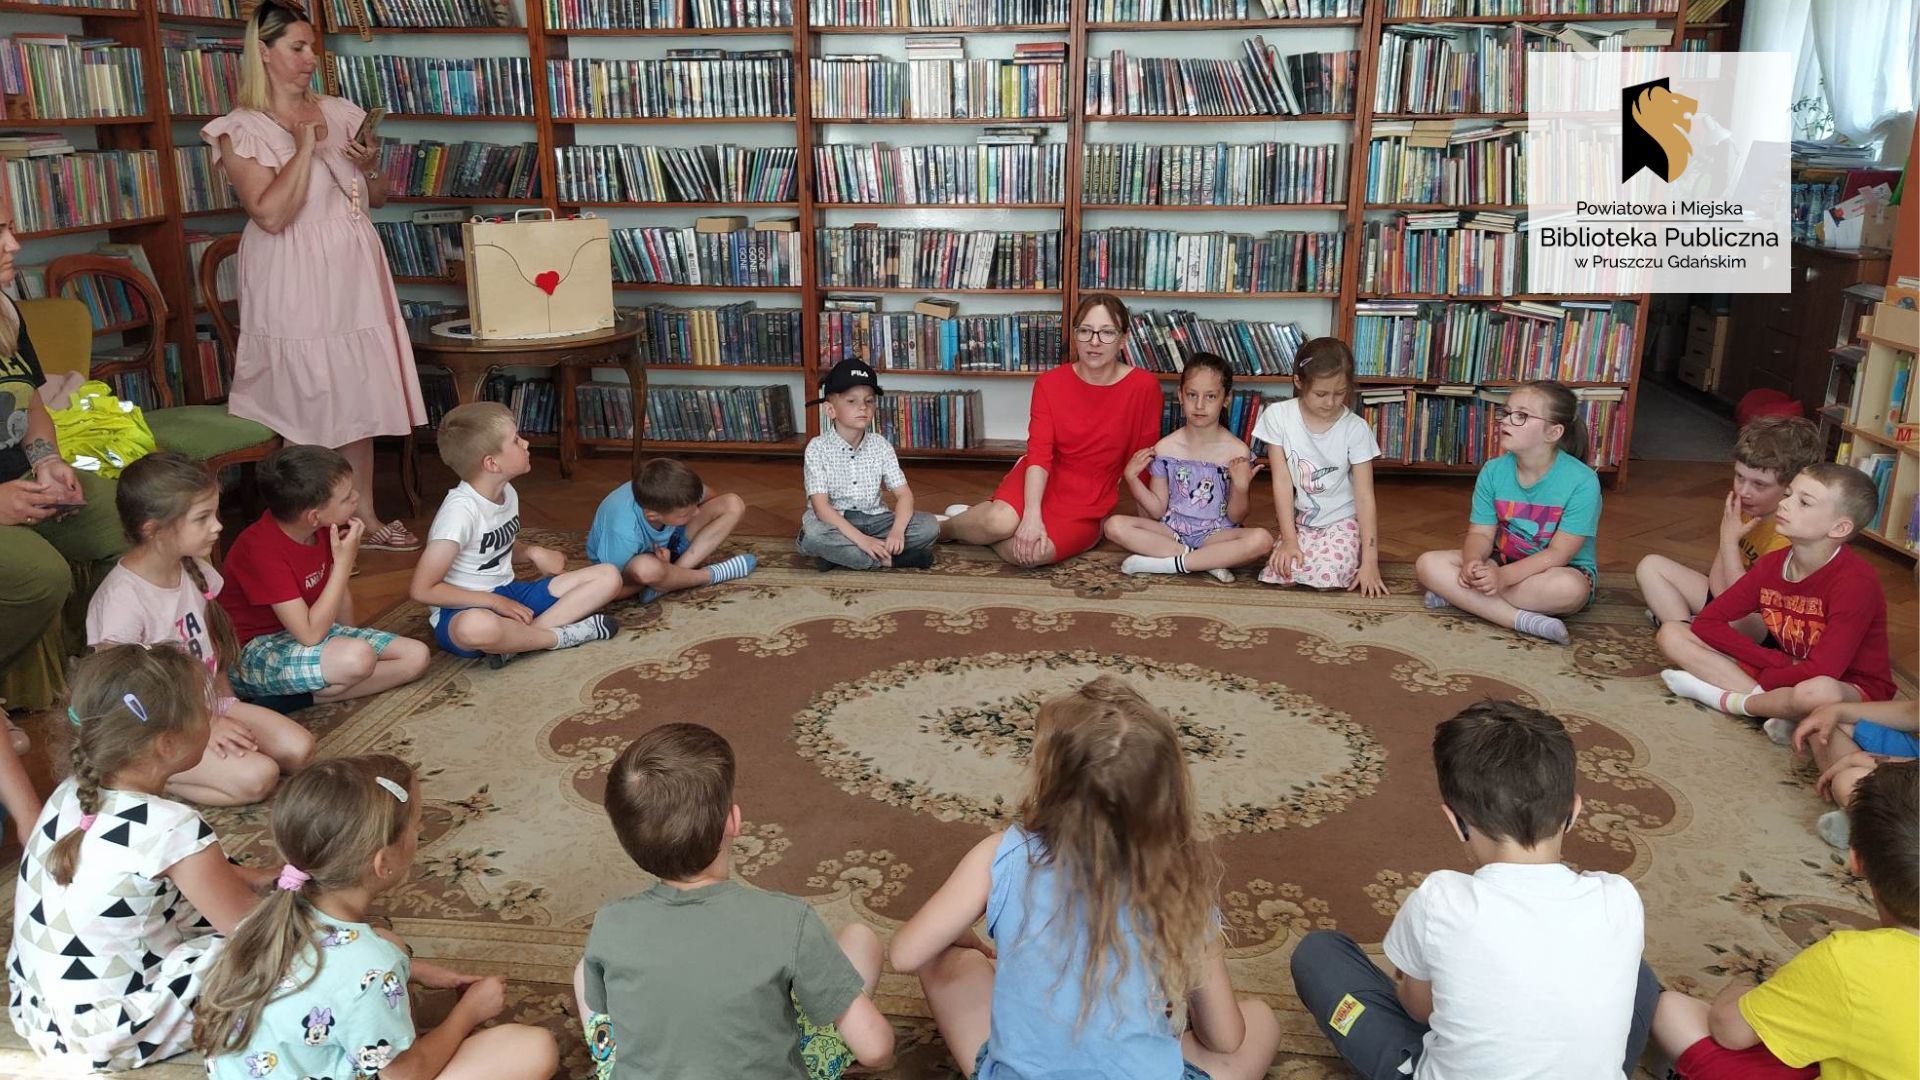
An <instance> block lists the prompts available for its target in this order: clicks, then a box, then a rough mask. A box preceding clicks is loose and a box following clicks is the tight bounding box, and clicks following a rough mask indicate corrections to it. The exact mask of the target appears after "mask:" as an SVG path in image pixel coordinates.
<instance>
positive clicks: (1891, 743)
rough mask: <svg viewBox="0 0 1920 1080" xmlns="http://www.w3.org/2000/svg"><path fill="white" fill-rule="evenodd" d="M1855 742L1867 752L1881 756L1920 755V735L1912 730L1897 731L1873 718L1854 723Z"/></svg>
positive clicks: (1907, 756) (1902, 756)
mask: <svg viewBox="0 0 1920 1080" xmlns="http://www.w3.org/2000/svg"><path fill="white" fill-rule="evenodd" d="M1853 743H1854V745H1855V746H1858V747H1859V748H1860V749H1862V750H1865V751H1866V752H1867V753H1869V754H1878V755H1880V756H1881V757H1891V758H1914V757H1920V735H1915V734H1914V733H1913V732H1911V731H1895V730H1893V729H1892V728H1890V727H1882V726H1881V725H1879V724H1876V723H1874V722H1873V721H1871V720H1861V721H1858V722H1856V723H1855V724H1854V725H1853Z"/></svg>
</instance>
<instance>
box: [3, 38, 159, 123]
mask: <svg viewBox="0 0 1920 1080" xmlns="http://www.w3.org/2000/svg"><path fill="white" fill-rule="evenodd" d="M0 95H4V96H0V102H4V101H6V100H7V99H8V98H16V97H17V98H19V99H21V100H20V101H19V104H20V105H22V106H24V109H23V111H22V113H21V115H22V116H26V117H37V118H39V119H43V120H57V119H83V118H86V117H95V116H139V115H141V114H143V113H145V112H146V111H147V88H146V76H145V72H143V71H142V69H141V56H140V50H139V49H137V48H134V47H133V46H130V45H122V44H120V43H119V42H117V41H115V40H113V39H112V38H97V37H71V36H69V35H66V34H15V35H13V36H12V37H10V38H0ZM11 107H12V106H8V105H0V118H4V117H5V115H6V112H5V110H6V109H8V108H11Z"/></svg>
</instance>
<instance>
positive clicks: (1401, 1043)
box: [1292, 930, 1660, 1080]
mask: <svg viewBox="0 0 1920 1080" xmlns="http://www.w3.org/2000/svg"><path fill="white" fill-rule="evenodd" d="M1292 967H1293V988H1294V991H1295V992H1296V993H1298V994H1299V995H1300V1004H1302V1005H1305V1006H1306V1007H1307V1011H1308V1012H1310V1013H1312V1014H1313V1020H1314V1023H1316V1024H1319V1025H1320V1032H1321V1034H1323V1035H1325V1036H1326V1037H1327V1041H1329V1042H1331V1043H1333V1048H1334V1049H1335V1050H1338V1051H1339V1052H1340V1056H1341V1057H1343V1058H1346V1059H1347V1064H1349V1065H1352V1066H1353V1069H1354V1071H1355V1072H1357V1073H1359V1074H1360V1075H1361V1076H1364V1077H1366V1078H1367V1080H1401V1078H1402V1077H1406V1076H1411V1075H1413V1066H1414V1062H1415V1061H1416V1060H1417V1059H1418V1058H1419V1057H1420V1051H1421V1049H1422V1039H1423V1037H1424V1036H1425V1035H1426V1033H1427V1025H1425V1024H1423V1023H1421V1022H1419V1021H1418V1020H1415V1019H1414V1018H1413V1017H1411V1016H1408V1015H1407V1010H1406V1009H1405V1008H1404V1007H1402V1006H1401V1004H1400V995H1399V993H1398V991H1397V990H1396V989H1395V988H1394V985H1393V980H1392V979H1390V978H1388V977H1387V974H1386V972H1384V971H1381V970H1380V968H1379V966H1378V965H1376V964H1374V962H1373V959H1372V958H1371V957H1369V956H1368V955H1367V954H1366V953H1365V952H1364V951H1362V950H1361V948H1360V946H1359V945H1357V944H1355V943H1354V940H1353V939H1352V938H1350V937H1348V936H1347V935H1345V934H1342V933H1340V932H1339V931H1336V930H1316V931H1314V932H1313V933H1311V934H1308V935H1307V936H1306V937H1305V938H1303V939H1301V941H1300V944H1299V945H1298V946H1297V947H1296V948H1295V949H1294V950H1293V965H1292ZM1348 994H1352V995H1353V997H1354V999H1355V1000H1356V1001H1358V1002H1359V1003H1360V1004H1362V1005H1364V1006H1366V1012H1365V1013H1363V1014H1362V1017H1363V1019H1361V1020H1360V1022H1358V1023H1355V1024H1353V1025H1352V1026H1350V1027H1349V1028H1348V1029H1347V1033H1346V1034H1345V1035H1341V1034H1339V1033H1337V1032H1335V1031H1334V1030H1333V1028H1332V1027H1330V1026H1329V1025H1328V1023H1327V1020H1328V1018H1329V1017H1331V1016H1332V1015H1333V1010H1334V1009H1335V1008H1337V1007H1338V1006H1339V1004H1340V1001H1341V999H1342V998H1344V997H1346V996H1347V995H1348ZM1659 1002H1660V980H1659V979H1658V978H1657V977H1655V975H1654V974H1653V969H1652V968H1650V967H1648V966H1647V964H1646V961H1644V960H1643V961H1641V963H1640V984H1639V986H1637V987H1636V988H1635V989H1634V994H1633V1020H1632V1022H1631V1023H1630V1024H1629V1025H1628V1027H1627V1045H1626V1047H1625V1049H1626V1057H1625V1059H1624V1061H1623V1063H1622V1065H1621V1072H1622V1074H1623V1075H1625V1076H1632V1075H1633V1069H1634V1066H1635V1065H1637V1064H1639V1062H1640V1052H1641V1051H1642V1050H1645V1049H1646V1047H1647V1032H1648V1031H1649V1030H1650V1029H1651V1028H1652V1026H1653V1007H1654V1006H1655V1005H1657V1004H1659Z"/></svg>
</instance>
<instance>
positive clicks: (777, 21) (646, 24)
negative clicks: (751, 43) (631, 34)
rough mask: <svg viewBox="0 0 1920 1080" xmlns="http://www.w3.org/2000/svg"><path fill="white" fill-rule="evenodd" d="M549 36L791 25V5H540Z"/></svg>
mask: <svg viewBox="0 0 1920 1080" xmlns="http://www.w3.org/2000/svg"><path fill="white" fill-rule="evenodd" d="M541 9H542V10H543V11H544V12H545V13H546V18H547V26H549V27H551V28H552V29H555V30H670V29H675V28H681V27H685V28H689V29H693V28H698V29H730V28H735V27H766V28H769V29H774V28H779V29H784V28H786V27H790V26H792V25H793V0H686V2H685V3H681V0H542V3H541Z"/></svg>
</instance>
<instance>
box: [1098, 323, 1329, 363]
mask: <svg viewBox="0 0 1920 1080" xmlns="http://www.w3.org/2000/svg"><path fill="white" fill-rule="evenodd" d="M1129 321H1130V323H1131V326H1130V327H1129V330H1128V333H1127V345H1126V352H1125V354H1124V355H1125V357H1126V361H1127V362H1128V363H1129V364H1132V365H1133V366H1135V367H1138V368H1145V369H1146V370H1148V371H1162V372H1180V371H1184V370H1186V366H1187V357H1189V356H1192V355H1193V354H1194V353H1196V352H1210V353H1212V354H1214V355H1215V356H1218V357H1220V358H1221V359H1223V360H1225V361H1226V362H1227V366H1228V367H1230V368H1232V369H1233V373H1234V374H1236V375H1291V374H1293V357H1294V354H1295V353H1296V352H1297V351H1298V350H1299V348H1300V346H1301V345H1302V344H1304V343H1305V342H1306V340H1307V335H1306V332H1305V331H1303V330H1301V329H1300V324H1299V323H1293V322H1279V321H1275V320H1261V319H1213V318H1207V317H1205V316H1202V315H1198V314H1195V313H1194V312H1191V311H1183V310H1180V309H1178V308H1175V309H1172V310H1169V311H1156V310H1152V309H1146V310H1138V311H1134V312H1132V318H1131V319H1130V320H1129Z"/></svg>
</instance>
